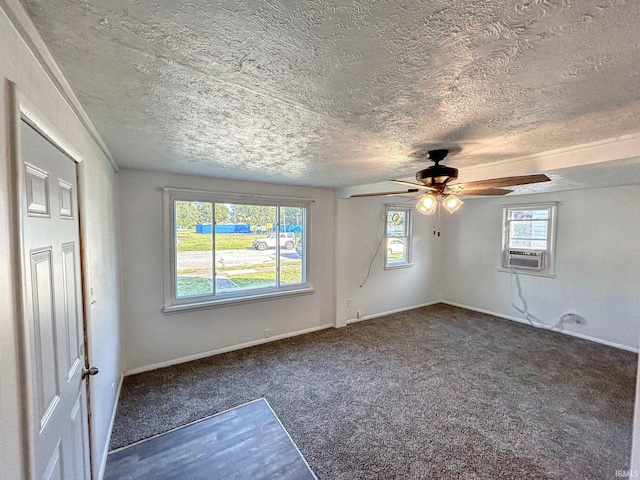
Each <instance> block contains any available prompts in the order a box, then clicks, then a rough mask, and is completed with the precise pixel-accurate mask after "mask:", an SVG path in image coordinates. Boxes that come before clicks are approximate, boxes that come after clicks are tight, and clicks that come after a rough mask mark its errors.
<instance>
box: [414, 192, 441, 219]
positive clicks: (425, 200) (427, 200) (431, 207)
mask: <svg viewBox="0 0 640 480" xmlns="http://www.w3.org/2000/svg"><path fill="white" fill-rule="evenodd" d="M437 206H438V197H437V196H436V195H435V194H433V193H425V194H424V195H423V196H422V197H421V198H420V200H418V203H416V209H417V210H418V211H419V212H420V213H422V214H423V215H433V214H434V213H436V207H437Z"/></svg>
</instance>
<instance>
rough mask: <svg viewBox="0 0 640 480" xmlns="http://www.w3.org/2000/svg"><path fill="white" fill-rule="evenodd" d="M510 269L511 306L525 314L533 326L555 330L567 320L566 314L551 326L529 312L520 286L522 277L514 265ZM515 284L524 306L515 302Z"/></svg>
mask: <svg viewBox="0 0 640 480" xmlns="http://www.w3.org/2000/svg"><path fill="white" fill-rule="evenodd" d="M509 271H510V272H511V274H510V282H511V306H512V307H513V308H515V309H516V310H517V311H518V312H520V313H521V314H523V315H524V318H526V320H527V321H528V322H529V323H530V324H531V326H532V327H536V328H544V329H546V330H555V329H556V328H558V327H559V326H560V324H561V323H562V322H563V321H564V320H565V318H566V316H563V317H562V318H560V320H559V321H558V322H556V323H555V324H553V325H551V326H549V325H547V324H546V323H544V322H543V321H542V320H540V319H539V318H536V317H535V316H533V315H532V314H531V313H529V308H528V307H527V301H526V300H525V298H524V297H523V296H522V287H521V286H520V277H519V276H518V271H517V270H516V269H515V268H514V267H511V268H510V269H509ZM514 286H515V290H516V293H517V295H518V298H519V299H520V303H521V304H522V307H518V306H517V305H516V304H515V299H514V295H513V290H514V288H513V287H514ZM534 320H535V321H534Z"/></svg>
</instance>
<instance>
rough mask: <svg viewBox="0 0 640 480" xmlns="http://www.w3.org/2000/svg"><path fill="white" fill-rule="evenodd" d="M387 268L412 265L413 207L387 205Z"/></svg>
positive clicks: (385, 263)
mask: <svg viewBox="0 0 640 480" xmlns="http://www.w3.org/2000/svg"><path fill="white" fill-rule="evenodd" d="M386 212H387V214H386V219H387V224H386V233H387V234H386V237H385V240H386V241H385V262H384V265H385V268H397V267H406V266H410V265H411V209H410V208H409V207H398V206H396V205H387V208H386Z"/></svg>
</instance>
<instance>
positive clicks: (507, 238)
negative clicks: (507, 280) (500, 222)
mask: <svg viewBox="0 0 640 480" xmlns="http://www.w3.org/2000/svg"><path fill="white" fill-rule="evenodd" d="M555 214H556V205H555V204H542V205H511V206H508V207H503V218H504V230H503V236H502V237H503V238H502V268H505V269H509V270H517V271H519V272H522V273H531V274H541V275H552V274H553V265H554V257H553V253H554V252H553V245H554V235H555Z"/></svg>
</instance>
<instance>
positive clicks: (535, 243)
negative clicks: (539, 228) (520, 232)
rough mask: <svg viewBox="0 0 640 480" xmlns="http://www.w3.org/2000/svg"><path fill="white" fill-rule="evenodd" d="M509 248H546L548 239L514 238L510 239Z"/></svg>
mask: <svg viewBox="0 0 640 480" xmlns="http://www.w3.org/2000/svg"><path fill="white" fill-rule="evenodd" d="M509 248H532V249H535V250H546V248H547V241H546V240H526V239H518V238H512V239H511V240H510V241H509Z"/></svg>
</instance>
